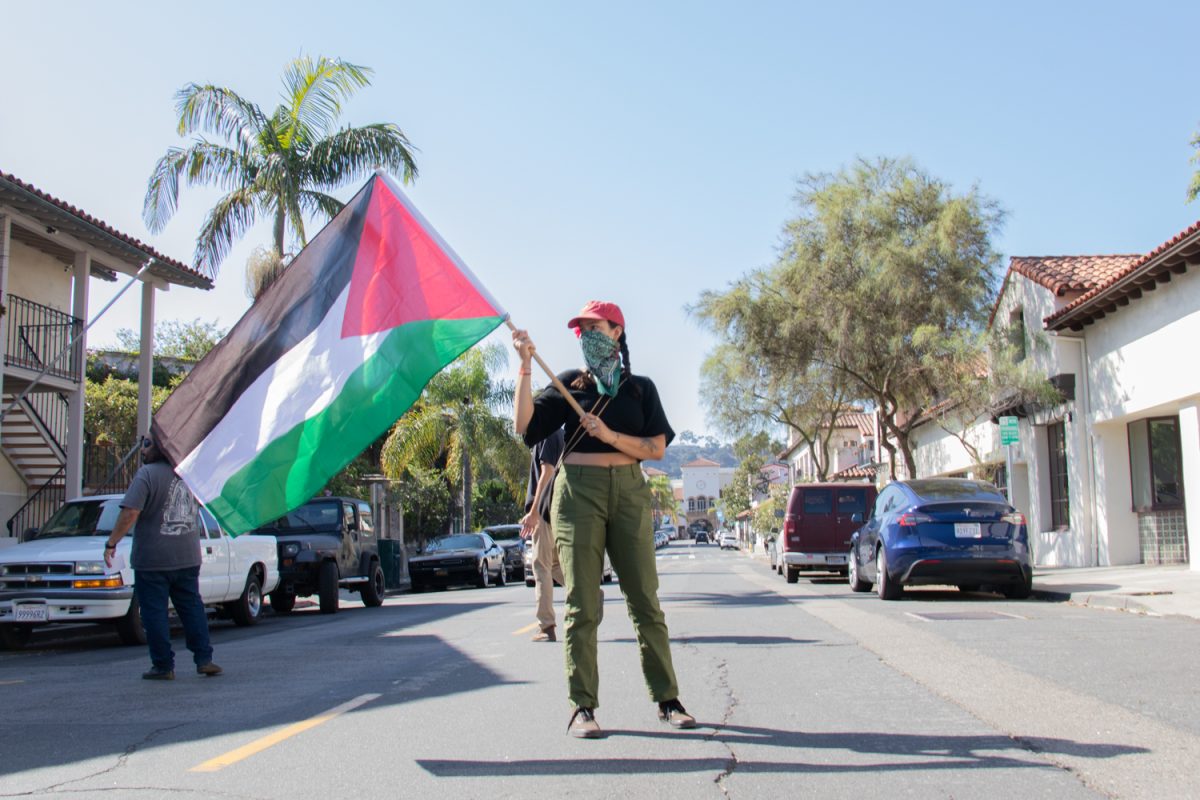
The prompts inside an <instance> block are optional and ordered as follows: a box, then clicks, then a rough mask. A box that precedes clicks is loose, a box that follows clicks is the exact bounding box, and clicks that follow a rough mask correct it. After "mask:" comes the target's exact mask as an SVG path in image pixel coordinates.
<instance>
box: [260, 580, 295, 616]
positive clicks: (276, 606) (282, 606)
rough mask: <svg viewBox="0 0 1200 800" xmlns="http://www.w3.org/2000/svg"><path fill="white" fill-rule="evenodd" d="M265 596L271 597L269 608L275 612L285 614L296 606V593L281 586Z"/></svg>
mask: <svg viewBox="0 0 1200 800" xmlns="http://www.w3.org/2000/svg"><path fill="white" fill-rule="evenodd" d="M267 597H269V598H270V599H271V609H272V610H273V611H274V612H275V613H276V614H286V613H288V612H289V611H291V610H292V609H293V608H295V607H296V593H295V592H293V591H289V590H288V589H286V588H284V587H282V586H281V587H280V588H278V589H276V590H275V591H273V592H271V593H270V594H269V595H267Z"/></svg>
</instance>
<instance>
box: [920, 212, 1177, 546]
mask: <svg viewBox="0 0 1200 800" xmlns="http://www.w3.org/2000/svg"><path fill="white" fill-rule="evenodd" d="M1197 266H1200V223H1197V224H1196V225H1193V226H1192V227H1190V228H1188V229H1187V230H1185V231H1183V232H1182V233H1180V234H1179V235H1178V236H1175V237H1174V238H1172V239H1171V240H1170V241H1168V242H1166V243H1164V244H1163V245H1161V246H1159V247H1158V248H1155V249H1154V250H1153V251H1152V252H1150V253H1148V254H1145V255H1108V256H1055V257H1020V258H1013V259H1011V261H1010V265H1009V271H1008V274H1007V275H1006V277H1005V280H1004V285H1003V287H1002V289H1001V292H1000V296H999V298H998V300H997V303H996V307H995V309H994V312H993V316H992V325H993V326H999V327H1001V328H1002V329H1004V330H1006V331H1007V332H1008V334H1009V338H1010V341H1012V342H1013V343H1014V344H1017V345H1018V348H1017V349H1018V351H1019V357H1023V358H1027V359H1030V360H1031V361H1032V363H1033V364H1034V365H1035V366H1036V368H1037V370H1038V371H1039V373H1040V374H1042V375H1044V376H1045V377H1046V378H1047V380H1050V381H1051V382H1052V383H1054V384H1055V385H1056V386H1057V387H1058V389H1059V391H1060V393H1061V395H1062V401H1061V402H1060V403H1058V404H1056V405H1053V406H1050V407H1045V406H1036V407H1026V406H1015V407H1012V408H1008V409H1003V410H1002V411H1001V412H1000V414H1003V415H1014V416H1017V417H1018V418H1019V435H1020V442H1019V443H1018V444H1016V445H1012V446H1011V448H1012V451H1011V475H1008V474H1007V469H1006V456H1007V455H1008V454H1006V453H1005V449H1004V448H1003V447H1002V446H1001V445H1000V442H999V435H998V428H997V426H996V425H995V420H994V419H992V418H988V419H980V420H976V421H975V423H974V424H972V425H970V426H968V427H967V430H966V433H965V435H966V436H967V437H969V439H970V440H971V441H972V443H973V445H974V446H975V447H976V449H977V450H978V452H979V453H980V454H981V462H982V463H986V464H992V465H996V466H998V467H999V469H998V475H997V478H996V482H997V483H998V484H1000V485H1002V486H1003V485H1005V484H1006V483H1008V484H1009V485H1011V497H1010V502H1012V504H1013V505H1014V506H1016V507H1017V508H1018V509H1019V510H1021V511H1022V512H1024V513H1025V515H1026V517H1027V520H1028V526H1029V532H1030V538H1031V541H1032V544H1033V550H1034V558H1035V561H1036V563H1037V564H1039V565H1042V566H1092V565H1115V564H1136V563H1190V564H1191V566H1192V568H1193V569H1200V540H1198V536H1200V508H1198V507H1197V506H1200V502H1193V503H1191V507H1190V508H1189V505H1188V503H1187V498H1188V497H1191V498H1200V371H1197V370H1195V369H1194V368H1193V367H1192V366H1191V362H1190V359H1189V358H1188V355H1187V352H1188V348H1189V347H1191V346H1192V345H1191V343H1192V342H1196V341H1200V275H1198V274H1197V270H1196V269H1195V268H1196V267H1197ZM1189 267H1190V268H1191V269H1189ZM913 445H914V457H915V459H916V466H917V474H918V476H920V477H927V476H933V475H960V476H964V477H976V476H975V475H974V474H973V472H974V471H975V470H976V469H977V465H976V463H975V461H974V460H973V459H972V458H971V457H970V456H969V455H968V453H967V451H966V450H965V448H963V446H962V444H961V443H960V442H959V441H958V439H957V438H956V437H955V436H953V435H951V434H950V433H949V432H947V431H945V430H943V429H942V428H940V427H939V426H938V425H936V424H934V423H933V422H932V421H930V422H927V423H925V424H923V425H921V426H920V427H918V428H917V429H916V430H915V431H914V434H913Z"/></svg>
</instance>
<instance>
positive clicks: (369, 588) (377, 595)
mask: <svg viewBox="0 0 1200 800" xmlns="http://www.w3.org/2000/svg"><path fill="white" fill-rule="evenodd" d="M370 578H371V579H370V580H369V581H367V582H366V583H365V584H363V588H362V589H361V590H359V595H360V596H361V597H362V601H363V605H364V606H369V607H371V608H376V607H378V606H381V605H383V596H384V595H385V594H386V593H387V587H386V586H385V585H384V581H383V567H381V566H379V562H377V561H372V562H371V575H370Z"/></svg>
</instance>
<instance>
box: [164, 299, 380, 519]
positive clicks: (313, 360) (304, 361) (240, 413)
mask: <svg viewBox="0 0 1200 800" xmlns="http://www.w3.org/2000/svg"><path fill="white" fill-rule="evenodd" d="M349 293H350V285H349V284H347V285H346V288H345V289H343V290H342V293H341V295H340V296H339V297H338V299H337V301H336V302H335V303H334V304H333V305H332V306H331V307H330V309H329V313H328V314H326V315H325V318H324V319H323V320H321V323H320V324H319V325H318V326H317V328H316V329H315V330H314V331H313V332H312V333H310V334H309V335H308V336H306V337H305V338H304V339H303V340H302V341H300V342H299V343H298V344H296V346H295V347H293V348H292V349H291V350H288V351H287V352H286V353H284V354H283V356H281V357H280V359H279V360H278V361H276V362H275V363H274V364H272V365H271V368H270V369H268V370H267V371H266V372H264V373H263V374H261V375H259V376H258V378H256V379H255V380H254V383H252V384H251V385H250V387H249V388H248V389H247V390H246V391H245V392H243V393H242V395H241V397H239V398H238V399H237V400H236V401H234V404H233V405H232V406H231V407H230V408H229V410H228V411H226V412H225V416H223V417H222V418H221V421H220V422H218V423H217V424H216V425H215V426H214V427H213V429H212V430H211V431H209V433H208V435H207V436H206V437H204V440H203V441H202V442H200V444H199V445H197V446H196V449H195V450H193V451H192V452H190V453H188V454H187V455H186V456H185V457H184V458H183V459H182V460H181V461H180V462H179V468H178V470H177V471H178V473H179V476H180V477H181V478H183V479H184V481H185V482H186V483H187V485H188V486H189V487H190V488H191V490H192V492H193V493H194V494H195V495H196V497H197V498H199V500H200V502H202V503H209V502H211V501H212V500H213V499H214V498H216V497H218V496H220V494H221V488H222V487H223V486H224V485H225V482H226V481H227V480H229V478H231V477H232V476H233V475H234V473H236V472H237V471H238V470H239V469H241V468H242V467H244V466H245V465H246V464H247V463H249V462H250V460H251V459H253V458H254V457H255V456H256V455H257V454H258V453H259V452H261V451H262V450H263V449H264V448H265V447H266V446H267V445H268V444H270V443H271V442H273V441H274V440H275V439H278V438H279V437H280V436H282V435H283V434H285V433H287V432H288V431H290V430H291V429H292V428H294V427H296V426H297V425H299V424H300V423H302V422H304V421H305V420H307V419H311V418H312V417H315V416H316V415H317V414H320V413H321V412H322V411H324V410H325V409H326V408H328V407H329V405H330V404H331V403H332V402H333V401H334V399H335V398H336V397H337V396H338V395H339V394H340V393H341V391H342V387H343V386H344V385H345V383H346V380H347V379H348V378H349V377H350V376H351V375H352V374H353V373H354V371H355V370H357V369H358V368H359V367H360V366H362V364H363V362H365V361H366V360H367V359H369V358H370V357H371V356H373V355H375V353H376V352H377V351H378V350H379V346H380V344H381V343H382V342H383V340H384V339H386V338H387V336H388V334H390V333H391V331H390V330H385V331H380V332H378V333H372V334H369V335H367V336H352V337H349V338H346V339H343V338H342V319H343V317H344V316H345V311H346V298H347V297H348V295H349Z"/></svg>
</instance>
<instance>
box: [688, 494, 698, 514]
mask: <svg viewBox="0 0 1200 800" xmlns="http://www.w3.org/2000/svg"><path fill="white" fill-rule="evenodd" d="M695 510H696V498H694V497H689V498H688V511H695Z"/></svg>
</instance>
